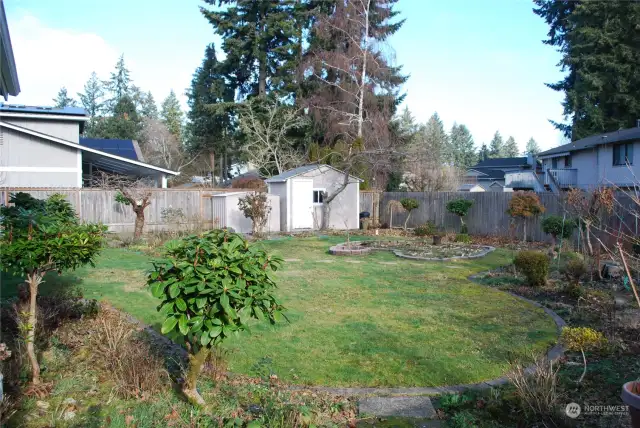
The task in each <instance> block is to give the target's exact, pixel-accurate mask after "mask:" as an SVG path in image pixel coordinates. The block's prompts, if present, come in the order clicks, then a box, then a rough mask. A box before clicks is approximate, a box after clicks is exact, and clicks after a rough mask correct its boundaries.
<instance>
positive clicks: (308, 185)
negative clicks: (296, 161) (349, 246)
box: [265, 165, 362, 232]
mask: <svg viewBox="0 0 640 428" xmlns="http://www.w3.org/2000/svg"><path fill="white" fill-rule="evenodd" d="M344 177H345V175H344V172H342V171H340V170H338V169H336V168H334V167H332V166H330V165H305V166H301V167H298V168H294V169H291V170H289V171H285V172H283V173H282V174H279V175H276V176H274V177H271V178H269V179H267V180H265V181H266V183H267V186H268V187H269V193H270V194H273V195H277V196H279V197H280V229H281V230H282V231H288V232H290V231H294V230H304V229H319V228H320V226H321V225H322V215H323V210H322V200H323V194H324V192H326V194H327V195H331V194H332V193H333V192H335V191H336V190H337V189H339V188H340V187H341V186H342V184H343V183H344ZM361 182H362V180H361V179H359V178H357V177H353V176H351V175H350V176H349V177H348V184H347V187H346V188H345V189H344V190H342V192H340V194H338V196H336V197H335V199H333V200H332V201H331V203H330V204H329V207H330V211H329V221H328V223H327V224H328V226H329V227H330V228H332V229H358V228H359V227H360V216H359V214H360V183H361Z"/></svg>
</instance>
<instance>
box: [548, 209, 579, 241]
mask: <svg viewBox="0 0 640 428" xmlns="http://www.w3.org/2000/svg"><path fill="white" fill-rule="evenodd" d="M541 225H542V231H543V232H544V233H547V234H549V235H551V236H552V237H553V241H554V243H555V242H557V240H558V238H562V239H569V238H571V235H573V231H574V230H575V229H576V222H575V220H573V219H570V218H567V219H563V218H562V217H561V216H559V215H550V216H547V217H545V218H544V219H542V222H541Z"/></svg>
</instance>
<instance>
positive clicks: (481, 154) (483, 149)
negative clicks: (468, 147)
mask: <svg viewBox="0 0 640 428" xmlns="http://www.w3.org/2000/svg"><path fill="white" fill-rule="evenodd" d="M490 157H491V152H490V151H489V147H487V144H486V143H482V146H480V150H478V162H482V161H485V160H487V159H489V158H490Z"/></svg>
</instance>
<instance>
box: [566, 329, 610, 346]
mask: <svg viewBox="0 0 640 428" xmlns="http://www.w3.org/2000/svg"><path fill="white" fill-rule="evenodd" d="M560 340H561V341H562V343H564V345H565V346H566V347H567V349H568V350H570V351H590V350H597V349H600V348H602V346H604V345H605V344H606V343H607V339H606V338H605V337H604V336H603V335H602V333H600V332H599V331H596V330H594V329H592V328H589V327H565V328H563V329H562V335H561V336H560Z"/></svg>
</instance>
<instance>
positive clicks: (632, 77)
mask: <svg viewBox="0 0 640 428" xmlns="http://www.w3.org/2000/svg"><path fill="white" fill-rule="evenodd" d="M535 4H536V6H537V7H536V8H535V9H534V12H535V13H536V14H537V15H539V16H540V17H541V18H542V19H544V20H545V22H546V23H547V24H548V25H549V27H550V28H549V33H548V35H549V38H548V39H547V40H545V41H544V43H545V44H548V45H551V46H554V47H556V48H557V49H558V50H559V51H560V52H561V54H562V59H561V61H560V63H559V64H558V65H559V66H560V68H561V69H562V71H563V72H565V77H564V78H563V79H562V80H560V81H559V82H557V83H552V84H548V86H549V87H550V88H551V89H553V90H556V91H559V92H563V93H564V101H563V103H562V104H563V107H564V115H565V117H566V118H567V119H568V120H569V123H568V124H563V123H554V125H555V126H556V127H557V128H558V129H560V130H561V131H563V132H564V133H565V135H566V136H567V137H570V138H571V139H572V140H578V139H580V138H585V137H588V136H591V135H594V134H601V133H604V132H610V131H616V130H618V129H623V128H632V127H634V126H635V121H636V119H637V118H639V117H640V95H639V94H640V73H638V69H637V64H639V63H640V47H639V46H640V45H639V44H638V35H639V30H638V21H639V20H640V3H638V2H635V1H625V0H611V1H580V2H577V1H576V2H574V1H555V0H535Z"/></svg>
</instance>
